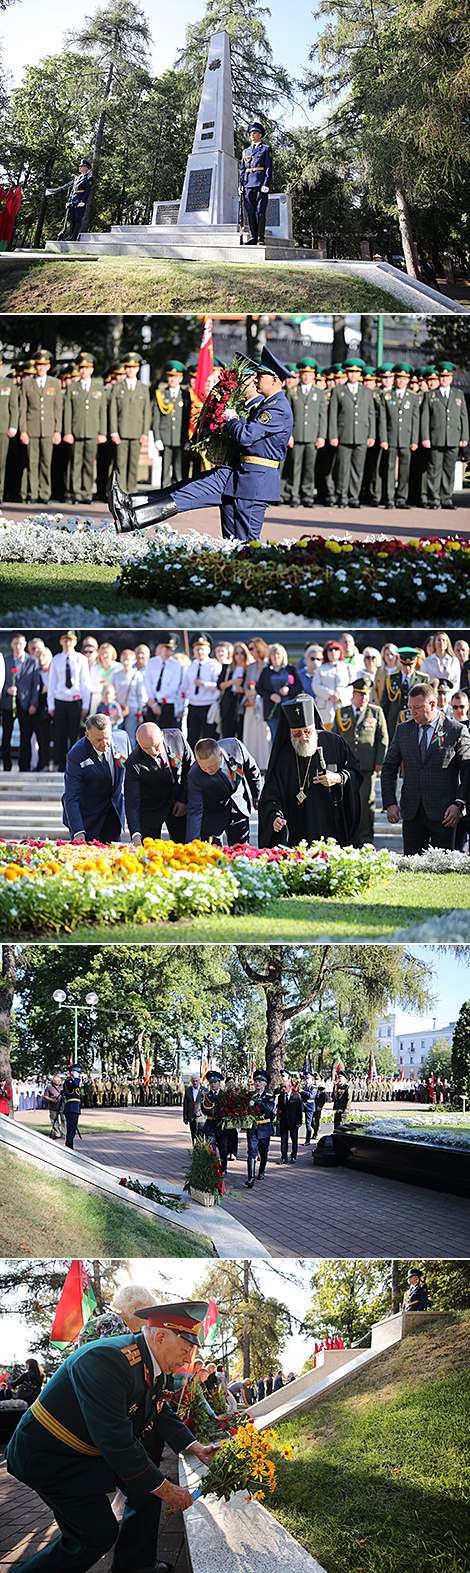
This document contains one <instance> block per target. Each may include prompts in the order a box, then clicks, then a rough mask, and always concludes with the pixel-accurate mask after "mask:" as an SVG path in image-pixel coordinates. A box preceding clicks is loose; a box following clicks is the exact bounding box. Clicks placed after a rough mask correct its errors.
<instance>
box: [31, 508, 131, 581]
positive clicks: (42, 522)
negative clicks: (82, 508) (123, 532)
mask: <svg viewBox="0 0 470 1573" xmlns="http://www.w3.org/2000/svg"><path fill="white" fill-rule="evenodd" d="M148 544H149V543H148V538H147V536H137V535H132V536H128V537H126V536H124V537H122V536H120V535H116V531H115V529H114V525H113V522H112V519H110V518H109V516H104V517H103V519H89V518H87V517H86V515H84V516H82V515H79V514H76V515H74V516H73V517H72V516H70V517H67V518H65V517H64V515H63V514H61V513H57V514H47V513H43V514H31V516H30V517H28V518H27V519H23V520H22V521H21V523H20V524H17V523H15V522H14V521H13V520H11V519H5V518H4V516H3V515H1V516H0V562H3V563H98V564H99V563H103V565H104V564H111V565H114V564H115V565H116V568H119V567H122V564H123V563H125V562H126V561H127V559H128V558H132V561H133V562H138V561H139V558H141V557H145V556H146V554H147V552H148Z"/></svg>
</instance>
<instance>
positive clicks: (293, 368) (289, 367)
mask: <svg viewBox="0 0 470 1573" xmlns="http://www.w3.org/2000/svg"><path fill="white" fill-rule="evenodd" d="M286 371H288V372H290V373H291V375H292V377H296V376H297V361H295V360H288V361H287V363H286Z"/></svg>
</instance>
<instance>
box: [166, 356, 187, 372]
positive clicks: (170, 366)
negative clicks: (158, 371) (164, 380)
mask: <svg viewBox="0 0 470 1573" xmlns="http://www.w3.org/2000/svg"><path fill="white" fill-rule="evenodd" d="M165 371H181V372H184V366H183V362H182V360H175V359H174V357H173V360H167V362H166V365H165Z"/></svg>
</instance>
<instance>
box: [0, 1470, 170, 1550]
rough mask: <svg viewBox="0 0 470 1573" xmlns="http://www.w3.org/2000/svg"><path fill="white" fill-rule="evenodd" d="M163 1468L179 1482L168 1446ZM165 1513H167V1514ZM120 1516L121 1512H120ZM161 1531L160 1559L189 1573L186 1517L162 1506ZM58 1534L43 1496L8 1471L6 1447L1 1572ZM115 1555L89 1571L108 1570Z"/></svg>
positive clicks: (0, 1484)
mask: <svg viewBox="0 0 470 1573" xmlns="http://www.w3.org/2000/svg"><path fill="white" fill-rule="evenodd" d="M161 1467H162V1470H163V1473H164V1474H165V1475H167V1476H168V1478H169V1479H170V1480H174V1481H175V1483H176V1485H177V1484H178V1460H177V1458H176V1455H175V1454H174V1453H172V1452H171V1451H170V1449H169V1448H165V1449H164V1452H163V1455H162V1465H161ZM164 1515H165V1516H164ZM118 1516H119V1517H120V1514H119V1512H118ZM160 1526H161V1527H160V1534H159V1537H158V1560H159V1561H161V1562H168V1563H169V1565H170V1567H172V1568H173V1569H174V1573H188V1564H187V1559H186V1549H185V1545H184V1529H183V1518H182V1514H181V1513H171V1514H170V1513H168V1514H167V1515H166V1510H165V1509H163V1513H162V1517H161V1520H160ZM56 1536H57V1524H56V1522H55V1519H54V1518H53V1517H52V1513H51V1511H50V1509H49V1508H48V1507H46V1505H45V1503H44V1502H42V1501H41V1498H40V1497H38V1496H36V1493H35V1491H31V1490H30V1488H29V1486H24V1485H22V1484H21V1482H20V1481H19V1480H14V1479H13V1477H12V1476H11V1475H9V1474H8V1471H7V1467H6V1463H5V1450H4V1447H2V1448H1V1450H0V1569H1V1570H2V1573H11V1569H12V1568H14V1567H15V1568H16V1567H21V1564H22V1563H23V1562H26V1561H27V1559H28V1557H32V1556H34V1555H35V1553H36V1552H37V1551H41V1550H42V1549H43V1547H45V1546H48V1545H49V1544H50V1542H51V1540H55V1539H56ZM112 1558H113V1553H112V1551H109V1552H108V1553H107V1555H106V1556H105V1557H101V1558H100V1561H99V1562H95V1564H94V1567H93V1568H91V1569H90V1573H109V1569H110V1567H111V1563H112Z"/></svg>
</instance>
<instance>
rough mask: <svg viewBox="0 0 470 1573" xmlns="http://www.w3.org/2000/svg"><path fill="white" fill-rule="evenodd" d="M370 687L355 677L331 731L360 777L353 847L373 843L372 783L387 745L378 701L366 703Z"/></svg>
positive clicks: (361, 678) (373, 783)
mask: <svg viewBox="0 0 470 1573" xmlns="http://www.w3.org/2000/svg"><path fill="white" fill-rule="evenodd" d="M371 687H372V684H371V682H370V678H368V677H356V678H355V680H354V687H353V692H352V698H351V704H350V705H341V706H340V708H339V710H337V711H336V715H335V719H334V722H333V731H334V732H337V733H338V736H339V737H344V738H345V739H346V742H347V743H349V747H350V748H352V751H353V754H355V755H356V759H358V760H359V768H360V770H361V771H362V777H363V780H362V786H361V787H360V798H361V818H360V821H359V825H358V828H357V831H356V834H355V836H354V840H353V843H352V845H353V847H364V846H366V845H367V844H368V843H369V842H372V844H373V841H374V809H375V783H376V780H377V776H378V775H380V771H381V769H382V763H383V760H384V759H385V755H386V752H387V748H388V731H387V725H386V721H385V717H384V713H383V710H382V709H381V707H380V705H371V704H370V699H369V695H370V690H371Z"/></svg>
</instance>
